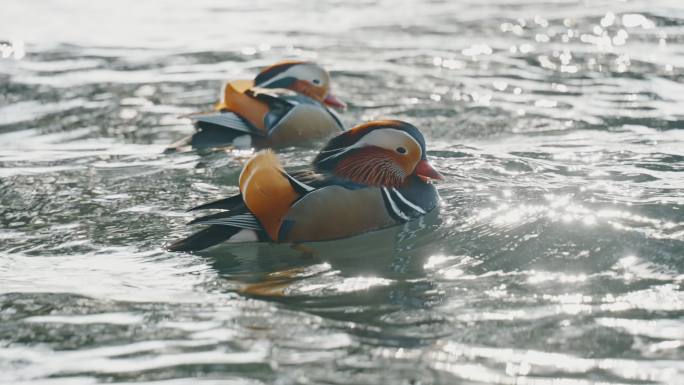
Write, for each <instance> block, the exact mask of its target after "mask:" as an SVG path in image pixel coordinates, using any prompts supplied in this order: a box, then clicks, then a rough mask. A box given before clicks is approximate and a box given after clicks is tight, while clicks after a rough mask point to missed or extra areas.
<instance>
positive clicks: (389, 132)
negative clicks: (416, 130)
mask: <svg viewBox="0 0 684 385" xmlns="http://www.w3.org/2000/svg"><path fill="white" fill-rule="evenodd" d="M407 138H408V139H409V140H410V141H411V142H413V143H414V144H415V145H416V147H417V148H419V149H420V152H421V154H420V156H423V154H422V151H423V150H422V148H421V147H420V143H418V141H417V140H416V139H415V138H414V137H413V136H411V135H409V134H408V133H407V132H406V131H402V130H397V129H394V128H380V129H377V130H374V131H371V132H369V133H368V134H367V135H366V136H364V137H363V138H361V140H359V141H358V142H356V143H354V145H352V146H350V147H349V148H359V147H363V146H366V145H371V146H377V147H382V148H384V149H387V150H391V151H396V149H397V148H398V147H405V140H406V139H407Z"/></svg>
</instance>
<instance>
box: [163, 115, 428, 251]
mask: <svg viewBox="0 0 684 385" xmlns="http://www.w3.org/2000/svg"><path fill="white" fill-rule="evenodd" d="M431 179H442V176H441V174H440V173H439V172H437V171H436V170H435V169H434V168H432V166H430V164H429V163H428V161H427V158H426V151H425V139H424V138H423V135H422V134H421V133H420V131H418V129H417V128H416V127H414V126H413V125H411V124H409V123H406V122H402V121H397V120H383V121H375V122H369V123H365V124H361V125H359V126H356V127H354V128H352V129H350V130H348V131H345V132H343V133H341V134H340V135H338V136H336V137H334V138H332V139H331V140H330V141H329V142H328V143H327V145H326V146H325V147H324V148H323V149H322V150H321V151H320V153H319V154H318V155H317V156H316V158H315V159H314V161H313V164H312V167H311V168H310V169H308V170H300V171H296V172H287V171H285V170H284V169H283V167H282V165H281V163H280V162H279V160H278V158H277V157H276V155H274V154H273V153H272V152H270V151H268V150H264V151H262V152H259V153H257V154H256V155H255V156H254V157H253V158H252V159H250V160H249V161H248V162H247V163H246V164H245V166H244V168H243V170H242V172H241V174H240V177H239V187H240V193H239V194H238V195H234V196H231V197H229V198H225V199H221V200H218V201H215V202H211V203H207V204H204V205H201V206H198V207H195V208H193V209H191V210H200V209H222V210H226V211H223V212H220V213H217V214H211V215H207V216H203V217H200V218H197V219H195V220H193V221H191V222H190V224H203V225H209V227H207V228H205V229H203V230H201V231H199V232H197V233H195V234H193V235H191V236H189V237H187V238H185V239H182V240H179V241H176V242H174V243H172V244H171V245H169V246H168V249H169V250H171V251H199V250H202V249H205V248H208V247H211V246H214V245H217V244H219V243H222V242H229V243H237V242H256V241H268V242H285V243H293V244H299V243H301V242H315V241H327V240H334V239H340V238H345V237H350V236H353V235H357V234H361V233H364V232H368V231H372V230H378V229H382V228H385V227H390V226H394V225H397V224H402V223H404V222H408V221H410V220H412V219H414V218H417V217H420V216H422V215H424V214H426V213H428V212H429V211H431V210H433V209H434V208H435V207H436V206H437V200H438V195H437V191H436V189H435V187H434V186H433V185H432V183H430V180H431Z"/></svg>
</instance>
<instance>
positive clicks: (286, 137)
mask: <svg viewBox="0 0 684 385" xmlns="http://www.w3.org/2000/svg"><path fill="white" fill-rule="evenodd" d="M326 106H331V107H337V108H345V107H346V105H345V104H344V103H342V102H341V101H339V100H338V99H337V98H336V97H335V96H334V95H333V94H332V93H331V92H330V75H329V74H328V72H327V71H326V70H325V69H323V68H322V67H320V66H319V65H317V64H315V63H311V62H305V61H283V62H279V63H276V64H274V65H272V66H270V67H268V68H266V69H264V70H262V71H261V72H260V73H259V74H258V75H257V76H256V78H255V79H254V80H236V81H232V82H228V83H227V84H226V85H225V87H224V89H223V97H222V100H221V102H220V103H218V104H217V105H216V108H215V109H216V112H213V113H209V114H201V115H192V116H191V118H192V119H193V120H194V123H195V127H196V129H197V131H196V132H195V133H194V134H193V135H191V136H190V137H187V138H185V139H182V140H181V141H179V142H176V143H174V144H172V145H171V146H169V149H170V150H173V149H178V148H181V147H184V146H188V145H190V146H192V147H193V148H196V149H206V148H212V147H222V146H228V145H236V146H239V147H252V146H255V147H259V148H271V147H285V146H292V145H301V144H306V143H308V142H310V141H313V140H322V139H326V138H329V137H331V136H333V135H335V134H337V133H339V132H340V131H344V127H343V125H342V123H341V122H340V120H339V118H338V117H337V115H336V114H335V112H334V111H333V110H330V109H328V108H327V107H326Z"/></svg>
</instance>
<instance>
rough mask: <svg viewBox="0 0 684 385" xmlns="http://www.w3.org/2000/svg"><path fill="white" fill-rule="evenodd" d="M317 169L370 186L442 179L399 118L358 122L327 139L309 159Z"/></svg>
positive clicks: (412, 129) (422, 144)
mask: <svg viewBox="0 0 684 385" xmlns="http://www.w3.org/2000/svg"><path fill="white" fill-rule="evenodd" d="M313 164H314V166H315V167H316V169H317V170H319V171H322V172H329V173H332V174H333V175H336V176H338V177H341V178H345V179H349V180H351V181H352V182H355V183H360V184H366V185H370V186H384V187H400V186H402V185H404V184H405V183H406V181H407V180H408V179H409V177H412V176H417V177H420V178H421V179H422V180H423V181H425V182H427V181H428V180H430V179H443V177H442V175H441V174H440V173H439V172H437V170H435V169H434V168H432V166H431V165H430V163H428V161H427V157H426V150H425V139H424V138H423V134H421V133H420V131H418V129H417V128H416V127H415V126H413V125H411V124H409V123H406V122H402V121H399V120H380V121H375V122H368V123H364V124H361V125H358V126H356V127H354V128H352V129H350V130H348V131H345V132H344V133H342V134H340V135H338V136H336V137H335V138H333V139H331V140H330V141H329V142H328V144H327V145H326V146H325V148H323V150H321V152H320V153H319V154H318V156H317V157H316V159H315V160H314V162H313Z"/></svg>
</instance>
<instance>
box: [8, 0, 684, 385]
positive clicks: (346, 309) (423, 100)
mask: <svg viewBox="0 0 684 385" xmlns="http://www.w3.org/2000/svg"><path fill="white" fill-rule="evenodd" d="M0 40H2V43H0V57H2V59H0V143H2V146H1V147H0V220H1V221H2V226H1V227H0V246H1V247H0V383H3V384H5V383H6V384H23V383H28V384H91V383H98V382H117V383H123V382H136V383H153V384H187V383H190V382H193V383H195V382H196V383H206V384H250V385H251V384H323V383H325V384H424V385H425V384H573V385H575V384H595V383H601V384H607V383H611V384H612V383H619V384H625V383H627V384H682V383H684V360H683V359H684V290H683V285H684V262H683V258H684V173H683V172H684V130H682V129H683V128H684V86H683V85H682V83H683V81H684V7H683V6H682V3H681V1H679V0H672V1H666V0H661V1H597V2H579V1H574V0H552V1H551V0H550V1H545V2H526V1H524V0H498V1H486V2H483V1H474V0H473V1H460V2H454V1H444V2H441V1H431V2H421V1H417V0H412V1H411V0H410V1H364V2H356V3H347V2H341V1H316V2H298V1H292V0H287V1H271V2H263V1H252V2H232V3H230V2H225V1H209V0H204V1H192V2H182V1H167V2H164V3H160V2H144V3H143V2H138V1H133V0H130V1H115V2H108V3H103V2H91V1H85V0H79V1H52V2H37V1H24V0H21V1H20V0H16V1H12V0H10V1H9V2H7V1H5V2H4V4H3V6H2V13H0ZM292 57H296V58H308V59H315V60H317V61H319V62H321V63H323V64H324V65H326V66H327V67H328V68H330V69H331V70H332V73H333V77H334V82H335V90H336V93H337V94H338V95H339V96H341V97H342V98H343V99H344V100H346V101H348V102H349V104H350V107H351V108H350V110H349V111H348V112H347V113H345V114H344V115H343V119H344V121H345V122H346V123H347V124H354V123H357V122H360V121H363V120H368V119H374V118H381V117H395V118H400V119H405V120H408V121H411V122H413V123H415V124H416V125H417V126H419V127H421V128H422V129H423V131H424V132H425V133H426V136H427V137H428V143H429V148H430V149H431V151H430V157H431V159H432V162H433V163H434V164H435V165H436V166H438V168H439V169H440V170H441V171H442V172H443V173H444V174H445V175H446V176H447V180H446V181H445V182H444V183H441V184H440V185H439V186H438V187H439V191H440V194H441V197H442V207H441V212H440V214H439V215H431V216H429V217H427V218H424V219H422V220H420V221H417V222H414V223H410V224H408V225H407V226H405V227H403V228H397V229H390V230H386V231H382V232H378V233H372V234H367V235H363V236H360V237H357V238H354V239H351V240H346V241H340V242H331V243H321V244H317V245H314V247H316V248H317V249H318V250H319V251H320V253H319V255H318V256H317V257H315V258H313V259H306V258H302V257H301V256H300V255H298V254H297V253H296V252H295V251H294V250H291V249H289V248H288V247H286V246H270V245H260V246H243V247H239V248H225V249H221V250H219V251H216V252H214V253H211V254H205V255H190V254H183V253H168V252H165V251H163V250H162V248H161V246H162V245H163V244H164V243H165V242H167V241H169V240H171V239H173V238H175V237H178V236H181V235H184V234H187V232H188V231H189V230H190V229H188V228H187V227H186V226H185V222H187V221H188V220H189V219H191V218H192V214H188V213H185V212H184V210H185V209H187V208H189V207H191V206H192V205H194V204H198V203H200V202H205V201H208V200H212V199H215V198H218V197H222V196H225V195H227V194H230V193H233V192H235V187H234V184H235V182H236V179H237V175H238V172H239V170H240V167H241V164H242V163H243V162H244V160H245V159H246V158H247V157H248V156H249V155H250V153H249V152H228V153H226V152H218V153H212V154H208V155H200V154H196V153H193V152H190V153H185V154H173V155H163V154H162V151H163V149H164V147H165V146H166V145H167V144H169V143H170V142H172V141H174V140H177V139H179V138H180V137H182V136H184V135H187V134H188V133H190V132H191V131H192V128H191V126H190V124H189V121H188V120H187V119H185V118H183V117H182V116H183V115H184V114H187V113H190V112H193V111H198V110H206V109H208V108H210V106H211V105H212V103H213V102H214V101H215V99H216V95H217V93H218V89H219V87H220V85H221V84H222V82H223V81H224V80H225V79H230V78H237V77H251V76H253V74H254V73H255V71H257V70H258V68H260V67H263V66H265V65H268V64H270V63H272V62H274V61H277V60H280V59H282V58H292ZM302 154H304V155H305V156H302ZM282 156H283V157H284V158H285V159H286V162H287V163H288V164H291V165H301V164H305V163H307V162H308V161H310V160H311V159H312V158H313V156H314V150H311V149H304V150H302V149H290V150H286V151H285V152H284V153H283V155H282Z"/></svg>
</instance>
